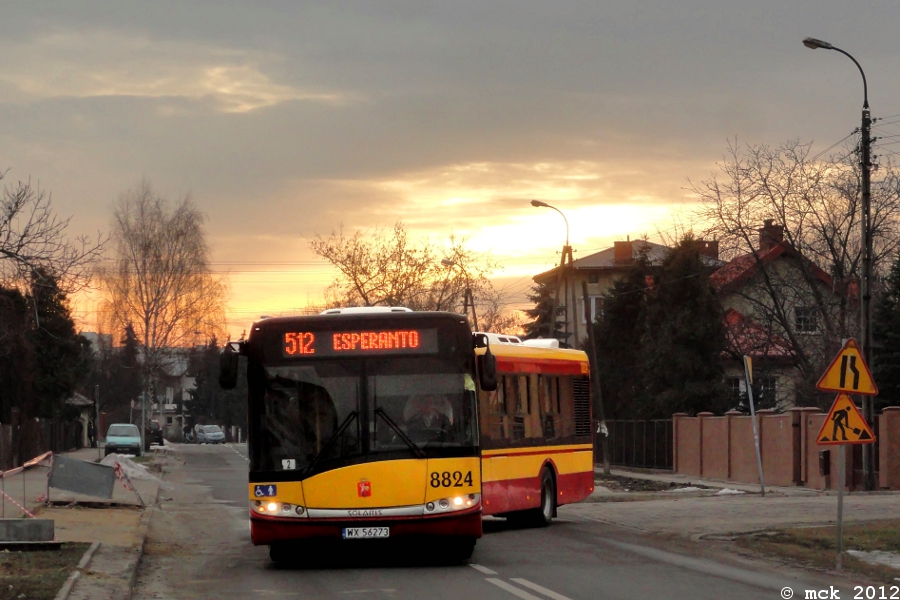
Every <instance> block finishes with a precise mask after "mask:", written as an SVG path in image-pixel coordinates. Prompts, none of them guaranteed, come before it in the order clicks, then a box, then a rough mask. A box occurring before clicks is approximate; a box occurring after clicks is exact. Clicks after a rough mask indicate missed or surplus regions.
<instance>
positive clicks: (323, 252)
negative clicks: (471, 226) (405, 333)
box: [310, 222, 515, 331]
mask: <svg viewBox="0 0 900 600" xmlns="http://www.w3.org/2000/svg"><path fill="white" fill-rule="evenodd" d="M310 247H311V248H312V250H313V252H315V253H316V254H318V255H319V256H321V257H322V258H324V259H326V260H327V261H328V262H330V263H331V264H332V265H334V266H335V268H337V269H338V271H339V272H340V275H339V276H338V278H337V279H336V280H335V281H334V282H333V283H332V284H331V285H330V286H329V288H328V289H327V290H326V303H327V304H328V305H330V306H406V307H408V308H411V309H413V310H438V311H441V310H458V311H460V312H462V310H463V309H462V306H463V301H464V297H465V293H466V290H467V289H468V290H469V291H470V292H471V295H472V298H473V300H474V303H475V306H476V309H477V311H478V315H479V317H478V318H479V325H482V320H483V319H487V320H485V321H484V323H483V324H484V325H488V326H491V327H494V328H495V329H496V328H497V327H500V326H503V327H505V328H506V329H510V328H514V327H515V323H513V321H514V320H515V319H514V318H513V319H512V321H511V320H510V318H511V317H510V315H508V314H506V313H505V312H504V311H502V310H501V308H502V304H503V303H502V298H501V296H500V294H498V292H497V291H496V290H495V289H494V287H493V285H491V282H490V280H489V279H488V278H487V274H488V273H489V272H490V271H492V270H493V269H494V268H496V264H494V263H493V262H492V261H491V260H490V258H489V257H487V256H483V255H480V254H478V253H476V252H474V251H472V250H470V249H469V248H467V247H466V245H465V240H460V239H457V238H455V237H454V236H451V237H450V243H449V247H446V248H445V247H440V246H437V245H435V244H433V243H432V242H430V241H428V240H418V241H416V240H412V239H410V236H409V233H408V232H407V230H406V228H405V227H404V225H403V223H400V222H398V223H396V224H395V225H394V226H393V227H392V228H391V229H390V230H382V229H376V230H375V231H374V232H371V233H366V232H362V231H356V232H355V233H353V234H352V235H347V234H345V233H344V231H343V229H341V230H340V231H337V232H333V233H332V234H331V235H330V236H328V237H321V236H316V238H315V239H313V240H312V241H311V242H310ZM481 329H483V330H485V331H492V330H494V329H488V328H487V327H484V326H482V327H481Z"/></svg>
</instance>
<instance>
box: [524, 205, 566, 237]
mask: <svg viewBox="0 0 900 600" xmlns="http://www.w3.org/2000/svg"><path fill="white" fill-rule="evenodd" d="M531 205H532V206H534V207H540V208H552V209H553V210H555V211H556V212H558V213H559V216H561V217H562V218H563V221H565V222H566V247H568V245H569V220H568V219H567V218H566V215H564V214H563V212H562V211H561V210H559V209H558V208H556V207H555V206H550V205H549V204H547V203H546V202H541V201H540V200H532V201H531Z"/></svg>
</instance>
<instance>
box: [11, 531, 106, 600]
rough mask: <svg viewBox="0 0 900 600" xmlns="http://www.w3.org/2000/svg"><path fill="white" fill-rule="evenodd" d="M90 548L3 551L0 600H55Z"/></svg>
mask: <svg viewBox="0 0 900 600" xmlns="http://www.w3.org/2000/svg"><path fill="white" fill-rule="evenodd" d="M88 547H89V544H63V545H62V547H61V548H60V549H59V550H33V551H23V552H18V551H10V550H3V551H0V600H14V599H15V600H18V599H20V598H21V599H25V598H27V599H28V600H35V599H37V600H45V599H46V600H52V599H53V598H55V597H56V594H57V592H59V588H61V587H62V585H63V583H65V581H66V579H67V578H68V577H69V574H70V573H71V572H72V571H73V570H74V569H75V566H76V565H77V564H78V561H80V560H81V557H82V556H84V553H85V552H86V551H87V549H88Z"/></svg>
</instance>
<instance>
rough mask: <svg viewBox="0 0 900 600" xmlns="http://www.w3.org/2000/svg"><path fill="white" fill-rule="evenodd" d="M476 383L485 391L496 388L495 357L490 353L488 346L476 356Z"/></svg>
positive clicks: (491, 390)
mask: <svg viewBox="0 0 900 600" xmlns="http://www.w3.org/2000/svg"><path fill="white" fill-rule="evenodd" d="M478 383H479V384H481V389H483V390H484V391H486V392H493V391H496V390H497V357H496V356H494V355H493V354H492V353H491V347H490V346H488V347H487V350H485V352H484V354H482V355H481V356H479V357H478Z"/></svg>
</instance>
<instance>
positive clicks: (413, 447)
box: [375, 407, 425, 458]
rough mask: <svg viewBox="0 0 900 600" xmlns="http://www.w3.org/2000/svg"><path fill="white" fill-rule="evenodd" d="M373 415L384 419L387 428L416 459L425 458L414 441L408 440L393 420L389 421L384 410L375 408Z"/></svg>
mask: <svg viewBox="0 0 900 600" xmlns="http://www.w3.org/2000/svg"><path fill="white" fill-rule="evenodd" d="M375 414H376V415H379V416H380V417H381V418H382V419H384V422H385V423H387V424H388V427H390V428H391V429H393V430H394V433H396V434H397V436H398V437H399V438H400V439H401V440H403V441H404V443H406V445H407V446H409V449H410V450H412V451H413V454H415V455H416V457H417V458H425V451H424V450H422V448H420V447H419V446H418V445H417V444H416V443H415V442H414V441H412V440H411V439H409V436H408V435H406V433H404V431H403V430H402V429H400V427H399V426H398V425H397V424H396V423H394V420H393V419H391V418H390V417H389V416H388V414H387V413H386V412H384V409H382V408H381V407H379V408H376V409H375Z"/></svg>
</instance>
